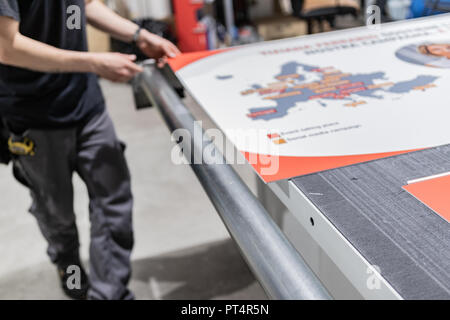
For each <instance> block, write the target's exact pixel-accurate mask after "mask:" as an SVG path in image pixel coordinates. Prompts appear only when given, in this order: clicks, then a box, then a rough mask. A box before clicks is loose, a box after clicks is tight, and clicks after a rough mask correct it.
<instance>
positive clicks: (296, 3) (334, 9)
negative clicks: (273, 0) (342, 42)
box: [291, 0, 358, 34]
mask: <svg viewBox="0 0 450 320" xmlns="http://www.w3.org/2000/svg"><path fill="white" fill-rule="evenodd" d="M330 2H331V1H330ZM334 3H335V4H333V3H330V5H328V4H327V5H326V6H324V7H320V8H317V9H312V10H307V9H306V10H305V8H304V4H305V1H304V0H291V4H292V10H293V15H294V16H295V17H297V18H299V19H301V20H305V21H306V23H307V25H308V34H312V33H313V32H314V31H313V26H314V22H317V23H318V25H319V28H320V32H323V31H324V27H323V22H324V21H327V22H328V23H329V24H330V26H331V27H332V28H334V27H335V25H336V17H337V16H344V15H352V16H354V17H355V18H356V17H357V15H358V9H357V8H355V7H353V6H345V5H341V4H340V1H339V0H335V1H334Z"/></svg>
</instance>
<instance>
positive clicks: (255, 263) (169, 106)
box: [136, 64, 331, 300]
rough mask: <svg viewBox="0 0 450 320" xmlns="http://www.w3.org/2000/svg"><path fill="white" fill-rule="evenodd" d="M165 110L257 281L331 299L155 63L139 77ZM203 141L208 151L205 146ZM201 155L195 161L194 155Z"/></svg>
mask: <svg viewBox="0 0 450 320" xmlns="http://www.w3.org/2000/svg"><path fill="white" fill-rule="evenodd" d="M136 81H137V84H138V85H139V86H140V87H141V88H142V90H143V92H144V93H145V94H146V95H147V97H148V98H149V99H150V100H151V101H152V102H153V104H154V105H156V106H157V107H158V108H159V110H160V112H161V113H162V115H163V117H164V119H165V121H166V123H167V125H168V127H169V129H170V130H171V131H174V130H176V129H184V130H187V132H188V133H189V135H186V136H183V135H180V136H178V137H177V138H178V143H179V144H180V145H181V147H182V150H183V153H184V155H185V157H186V158H187V159H188V160H189V161H190V163H192V164H191V166H192V169H193V171H194V172H195V174H196V175H197V178H198V179H199V181H200V183H201V184H202V186H203V188H204V189H205V191H206V193H207V194H208V196H209V198H210V199H211V201H212V203H213V204H214V206H215V208H216V210H217V212H218V213H219V215H220V217H221V219H222V221H223V222H224V224H225V226H226V227H227V229H228V231H229V232H230V234H231V236H232V237H233V239H234V240H235V242H236V244H237V245H238V247H239V249H240V250H241V253H242V255H243V257H244V258H245V259H246V261H247V263H248V265H249V266H250V268H251V269H252V271H253V273H254V274H255V276H256V278H257V279H258V281H259V282H260V283H261V285H262V287H263V288H264V290H265V291H266V293H267V294H268V296H269V297H270V298H273V299H291V300H294V299H295V300H319V299H321V300H325V299H331V297H330V295H329V293H328V292H327V290H326V289H325V288H324V287H323V285H322V283H321V282H320V281H319V279H318V278H317V277H316V276H315V274H314V273H313V272H312V270H311V269H310V268H309V266H308V265H307V264H306V262H305V261H304V260H303V258H302V257H301V256H300V255H299V254H298V252H297V251H296V250H295V248H294V247H293V246H292V244H291V243H290V242H289V241H288V240H287V239H286V237H285V236H284V234H283V233H282V232H281V231H280V229H279V228H278V226H277V225H276V224H275V222H274V221H273V220H272V219H271V218H270V216H269V214H268V213H267V211H266V210H265V209H264V207H263V206H262V205H261V203H260V202H259V201H258V200H257V199H256V197H255V196H254V195H253V194H252V193H251V191H250V190H249V188H248V187H247V185H245V184H244V182H243V181H242V180H241V179H240V178H239V176H238V175H237V174H236V173H235V171H234V170H233V169H232V168H231V166H229V165H227V164H221V163H226V161H225V159H224V158H223V155H222V154H221V152H220V151H219V150H218V149H217V148H216V147H215V146H214V143H213V141H212V140H210V139H209V138H207V137H205V135H204V132H203V129H202V128H201V127H200V125H199V124H198V123H196V121H195V119H194V117H193V116H192V114H191V113H190V112H189V110H188V109H187V108H186V107H185V106H184V105H183V103H182V101H181V100H180V98H179V97H178V95H177V94H176V92H175V91H174V90H173V88H172V87H171V85H170V84H169V83H168V81H167V80H166V78H165V77H164V76H163V75H162V74H161V72H160V70H159V69H157V68H156V67H155V66H154V65H153V64H147V65H146V66H145V70H144V72H143V73H142V74H141V75H140V76H139V78H138V79H136ZM205 147H208V148H209V151H210V152H206V153H205V152H204V150H205ZM198 155H202V156H203V160H202V162H201V163H199V164H196V162H195V161H194V160H195V159H198V158H196V156H198Z"/></svg>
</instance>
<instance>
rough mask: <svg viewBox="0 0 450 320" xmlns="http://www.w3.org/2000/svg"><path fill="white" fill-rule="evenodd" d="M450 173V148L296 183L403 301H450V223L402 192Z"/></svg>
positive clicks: (310, 177) (334, 170) (387, 159)
mask: <svg viewBox="0 0 450 320" xmlns="http://www.w3.org/2000/svg"><path fill="white" fill-rule="evenodd" d="M449 171H450V145H446V146H442V147H437V148H432V149H427V150H423V151H417V152H413V153H409V154H404V155H400V156H396V157H391V158H386V159H381V160H376V161H372V162H367V163H362V164H357V165H352V166H348V167H344V168H338V169H333V170H329V171H325V172H321V173H316V174H312V175H307V176H303V177H298V178H294V179H293V182H294V183H295V184H296V185H297V187H298V188H299V189H300V190H301V191H302V192H303V193H304V194H305V195H306V196H307V197H308V198H309V199H310V200H311V201H312V202H313V203H314V204H315V205H316V206H317V208H318V209H319V210H320V211H321V212H322V213H323V214H324V215H325V216H326V217H327V218H328V219H329V220H330V221H331V223H332V224H334V226H335V227H337V229H338V230H339V231H340V232H341V233H342V234H343V235H344V237H346V238H347V240H349V241H350V242H351V243H352V244H353V246H354V247H355V248H356V249H357V250H358V251H359V252H360V253H361V254H362V255H363V256H364V257H365V258H366V259H367V260H368V261H369V263H370V264H372V265H376V266H378V267H379V268H380V270H381V274H382V275H383V277H384V278H385V279H386V280H387V281H388V282H389V283H390V284H391V285H392V286H393V287H394V289H396V290H397V292H398V293H399V294H400V295H401V296H402V297H403V298H405V299H450V223H448V222H447V221H446V220H444V219H443V218H441V217H440V216H438V215H437V214H436V213H434V212H433V211H432V210H431V209H429V208H428V207H426V206H425V205H424V204H422V203H421V202H420V201H418V200H417V199H416V198H414V197H413V196H412V195H410V194H409V193H408V192H406V191H404V190H403V189H402V186H404V185H406V184H407V181H409V180H413V179H418V178H422V177H427V176H430V175H435V174H440V173H444V172H449ZM449 197H450V190H449Z"/></svg>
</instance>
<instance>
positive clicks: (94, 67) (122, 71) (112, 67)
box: [0, 16, 142, 81]
mask: <svg viewBox="0 0 450 320" xmlns="http://www.w3.org/2000/svg"><path fill="white" fill-rule="evenodd" d="M134 59H135V57H134V56H129V55H122V54H118V53H88V52H78V51H69V50H62V49H58V48H55V47H52V46H49V45H47V44H45V43H42V42H39V41H36V40H33V39H31V38H28V37H25V36H23V35H22V34H20V32H19V22H17V21H16V20H14V19H11V18H9V17H3V16H0V63H3V64H6V65H11V66H15V67H20V68H25V69H30V70H34V71H40V72H94V73H97V74H98V75H100V76H102V77H104V78H107V79H110V80H113V81H128V80H129V79H130V78H131V77H133V76H134V75H135V74H136V73H138V72H140V71H142V69H141V68H140V67H139V66H137V65H136V64H134V63H133V60H134Z"/></svg>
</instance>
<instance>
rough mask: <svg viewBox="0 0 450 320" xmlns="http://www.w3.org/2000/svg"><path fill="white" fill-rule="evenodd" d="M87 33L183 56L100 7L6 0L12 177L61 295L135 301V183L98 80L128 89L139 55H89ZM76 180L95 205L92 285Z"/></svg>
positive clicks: (3, 51)
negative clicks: (25, 197)
mask: <svg viewBox="0 0 450 320" xmlns="http://www.w3.org/2000/svg"><path fill="white" fill-rule="evenodd" d="M87 23H90V24H91V25H93V26H94V27H96V28H98V29H100V30H102V31H105V32H107V33H108V34H110V35H111V36H112V37H114V38H116V39H119V40H121V41H126V42H129V43H132V42H134V43H135V44H136V45H137V46H138V47H139V48H140V49H141V51H142V52H143V53H144V54H146V55H147V56H149V57H151V58H154V59H156V60H157V61H160V62H162V63H164V61H165V60H166V59H167V58H171V57H174V56H176V55H177V54H178V53H179V51H178V49H177V48H176V46H175V45H173V44H172V43H171V42H169V41H167V40H165V39H163V38H161V37H159V36H156V35H154V34H152V33H150V32H148V31H147V30H143V29H141V28H140V27H139V26H138V25H136V24H135V23H133V22H131V21H129V20H127V19H124V18H122V17H120V16H119V15H117V14H116V13H114V12H113V11H112V10H110V9H109V8H108V7H107V6H105V5H104V4H102V2H101V1H97V0H68V1H53V0H0V114H1V117H2V119H3V121H4V123H5V126H6V127H7V128H8V130H9V131H10V132H11V136H10V138H9V141H8V142H9V147H10V148H9V149H10V151H11V152H12V154H13V167H14V172H15V175H16V177H18V179H19V180H20V181H21V182H23V183H25V184H26V185H27V186H28V187H29V190H30V193H31V196H32V205H31V208H30V212H31V213H32V214H33V215H34V216H35V218H36V219H37V222H38V225H39V228H40V231H41V232H42V234H43V236H44V237H45V239H46V241H47V243H48V250H47V253H48V255H49V257H50V259H51V261H52V262H53V263H54V264H55V265H56V267H57V270H58V274H59V277H60V280H61V285H62V288H63V289H64V292H65V293H66V294H67V295H68V296H69V297H71V298H74V299H85V298H88V299H95V300H97V299H102V300H103V299H114V300H118V299H133V298H134V295H133V293H132V292H131V291H130V290H129V288H128V282H129V279H130V275H131V266H130V254H131V250H132V247H133V228H132V206H133V197H132V192H131V187H130V173H129V170H128V167H127V162H126V159H125V157H124V145H123V143H121V142H120V141H119V140H118V138H117V136H116V132H115V129H114V126H113V123H112V122H111V119H110V117H109V115H108V111H107V110H106V108H105V102H104V98H103V95H102V92H101V89H100V87H99V84H98V81H97V76H99V77H102V78H105V79H108V80H111V81H115V82H127V81H129V80H130V79H132V78H133V77H134V76H135V75H136V74H138V73H140V72H141V71H142V68H141V67H140V66H138V65H137V64H136V63H135V59H136V57H135V56H134V55H125V54H120V53H92V52H87V49H88V48H87V41H86V24H87ZM74 172H77V173H78V174H79V176H80V177H81V179H82V180H83V181H84V183H85V184H86V186H87V190H88V193H89V199H90V204H89V209H90V222H91V230H90V231H91V241H90V248H89V249H90V250H89V252H90V259H89V261H90V268H89V270H90V272H89V278H88V276H87V274H86V272H85V271H84V269H83V266H82V263H81V261H80V256H79V239H78V232H77V228H76V224H75V214H74V210H73V187H72V174H73V173H74ZM77 272H78V273H77ZM77 274H78V275H79V279H78V280H79V281H78V282H77V281H73V280H74V278H73V276H75V275H77ZM69 280H70V281H69ZM75 280H76V279H75Z"/></svg>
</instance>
